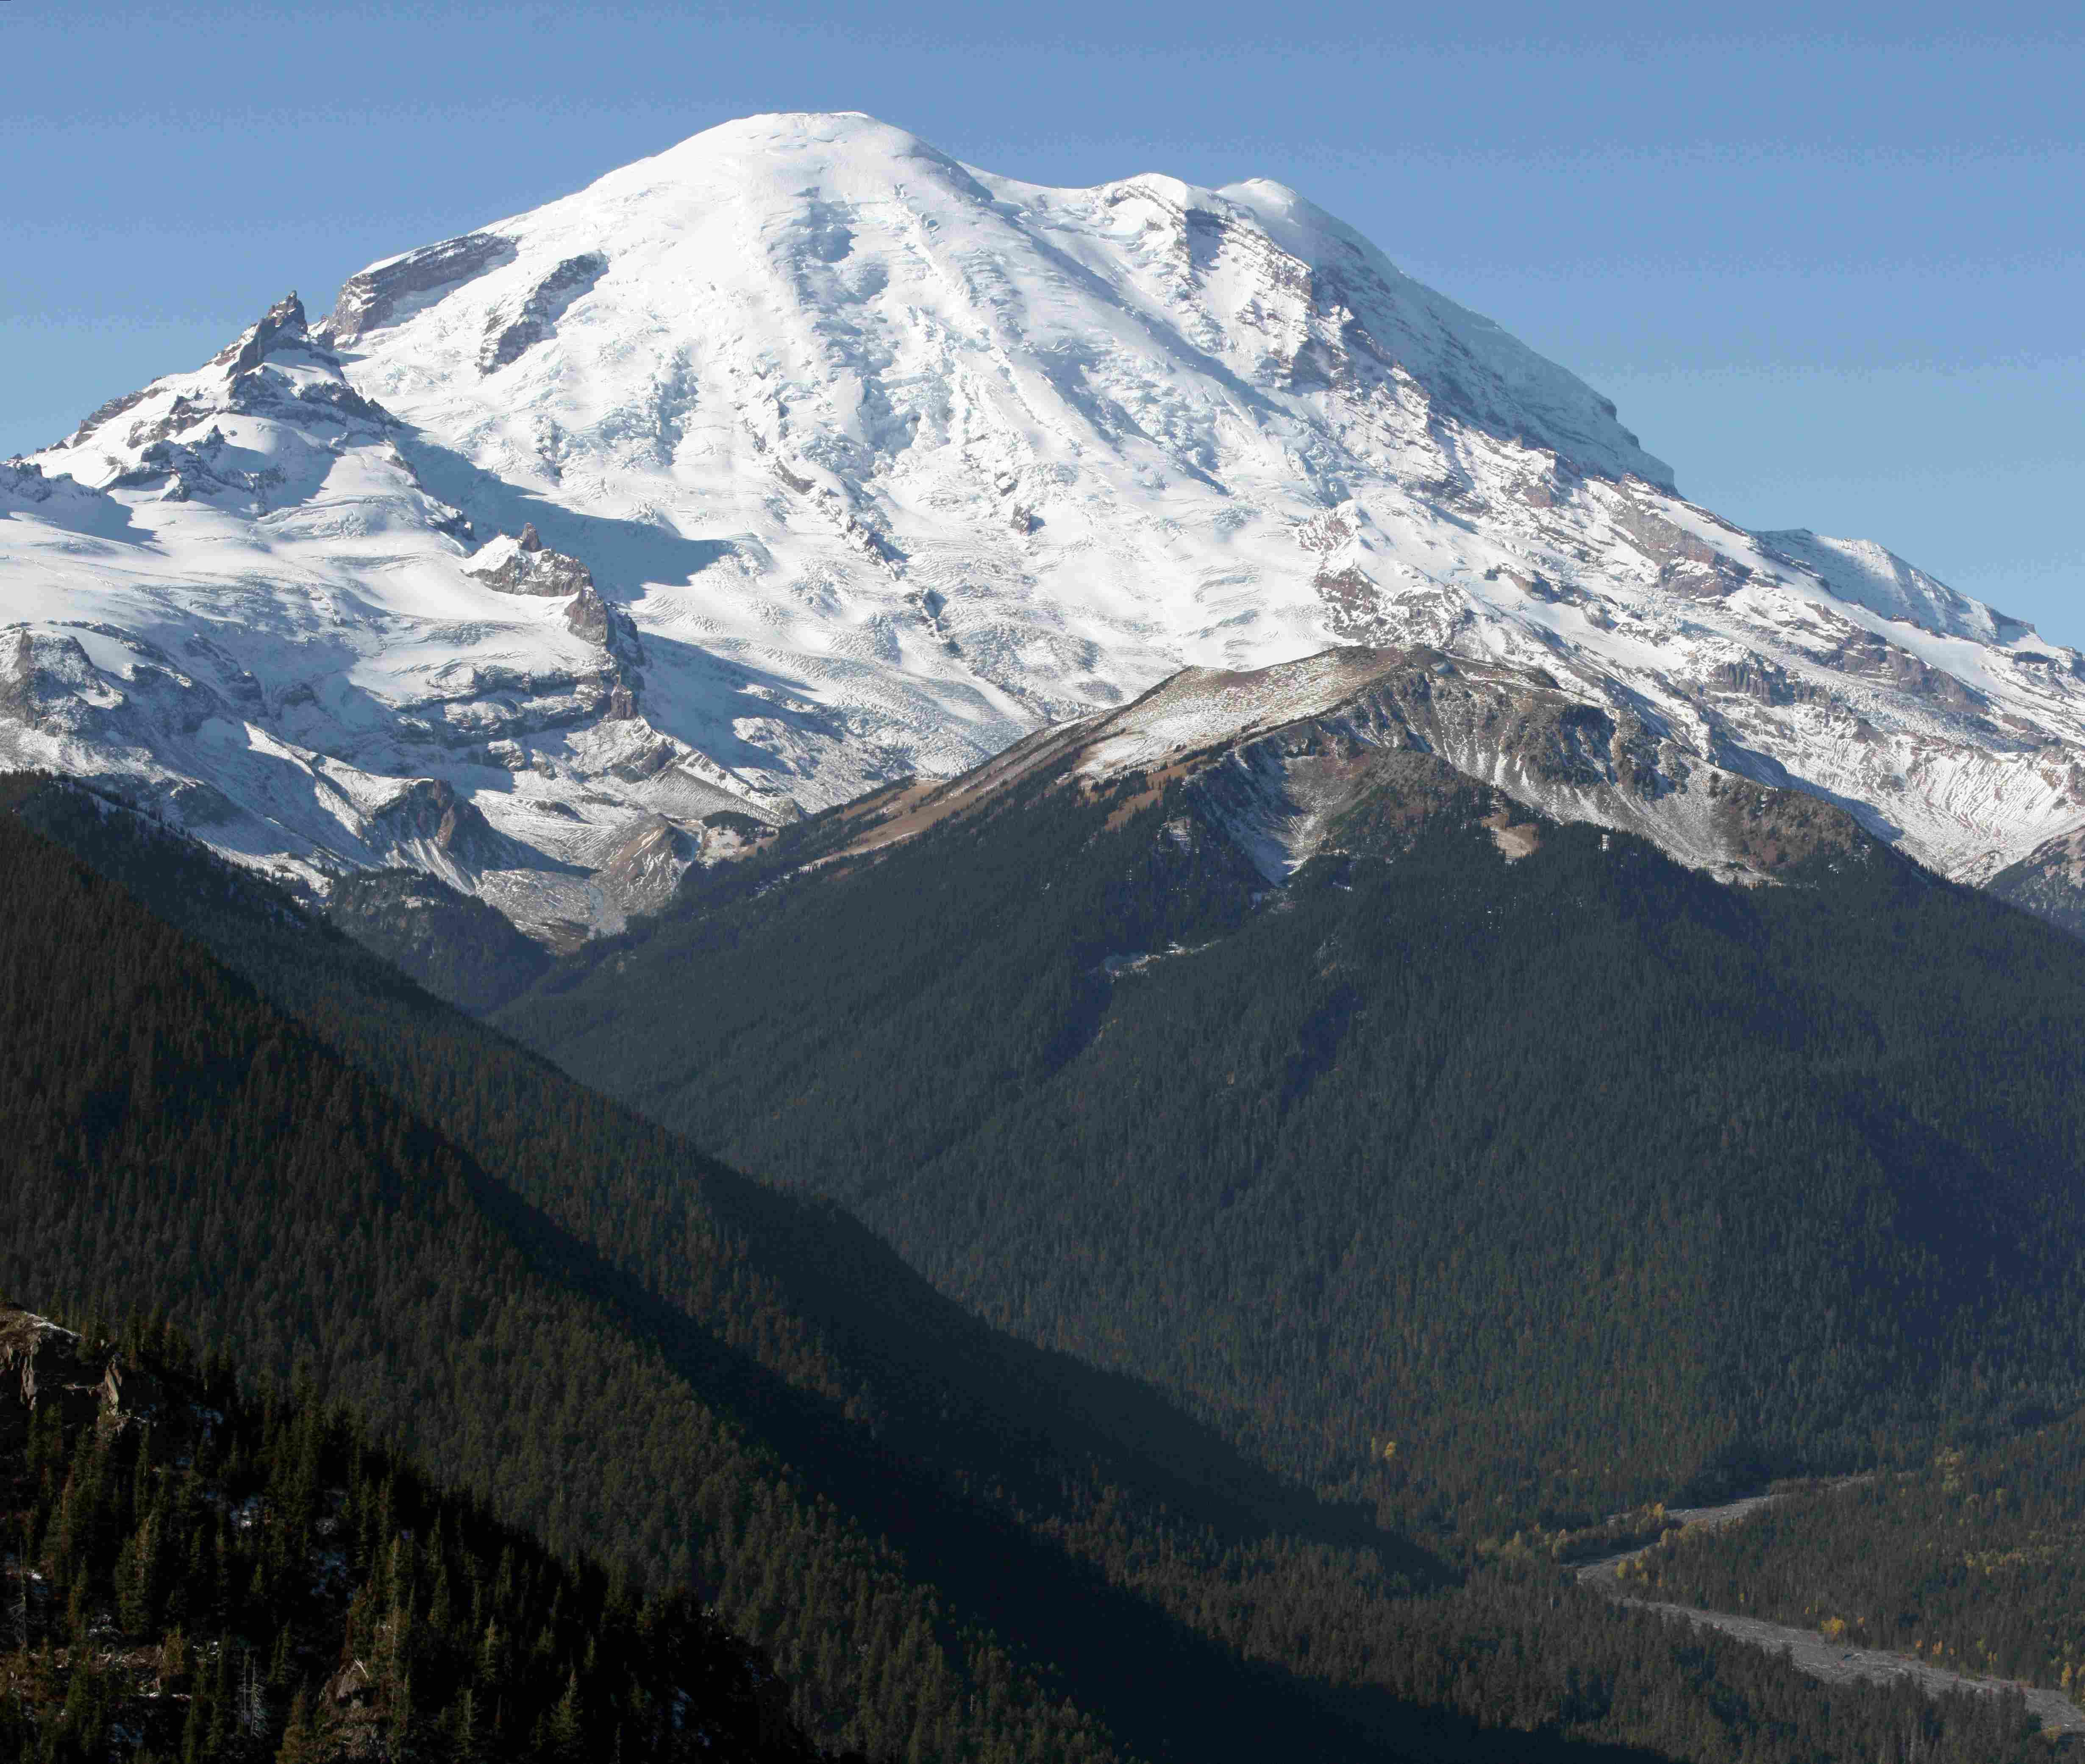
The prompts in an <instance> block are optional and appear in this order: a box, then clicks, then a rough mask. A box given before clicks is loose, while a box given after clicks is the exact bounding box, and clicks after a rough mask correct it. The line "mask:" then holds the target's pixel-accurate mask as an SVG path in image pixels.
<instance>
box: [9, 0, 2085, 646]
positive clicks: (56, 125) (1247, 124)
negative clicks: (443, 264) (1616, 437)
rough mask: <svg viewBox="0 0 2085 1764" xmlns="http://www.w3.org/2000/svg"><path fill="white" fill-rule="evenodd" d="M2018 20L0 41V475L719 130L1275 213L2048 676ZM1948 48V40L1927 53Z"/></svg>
mask: <svg viewBox="0 0 2085 1764" xmlns="http://www.w3.org/2000/svg"><path fill="white" fill-rule="evenodd" d="M2055 15H2056V9H2054V8H2049V7H2042V8H2035V9H2032V10H2030V9H2026V8H2019V9H2013V8H2010V7H2008V6H2006V5H2003V4H1999V5H1985V6H1981V7H1979V8H1977V9H1976V10H1975V11H1974V12H1973V14H1972V13H1969V12H1968V11H1965V10H1963V9H1956V10H1955V13H1954V15H1953V16H1951V17H1950V16H1946V15H1942V14H1941V13H1939V12H1938V11H1931V10H1926V9H1922V8H1921V7H1919V6H1893V7H1890V8H1888V9H1883V8H1880V7H1877V8H1874V9H1872V15H1871V16H1870V17H1867V18H1865V19H1863V18H1860V17H1858V16H1856V15H1855V14H1854V12H1852V11H1841V13H1840V15H1839V16H1838V17H1837V19H1835V20H1834V22H1833V24H1832V34H1831V35H1820V34H1818V29H1817V27H1816V26H1815V24H1813V23H1811V22H1810V19H1811V13H1810V10H1809V9H1807V8H1805V9H1800V10H1798V9H1797V8H1794V7H1789V8H1786V9H1777V8H1776V7H1774V6H1743V7H1742V8H1739V7H1722V6H1713V5H1712V6H1695V7H1692V8H1689V7H1685V6H1672V5H1670V4H1669V3H1662V4H1659V5H1658V6H1600V5H1597V4H1594V5H1590V6H1575V7H1573V6H1559V5H1557V4H1555V3H1554V0H1544V3H1543V4H1540V5H1530V6H1507V7H1493V8H1489V9H1482V10H1473V11H1472V10H1460V9H1457V8H1453V7H1445V6H1438V5H1434V6H1427V7H1425V8H1423V9H1422V8H1413V9H1412V10H1411V11H1409V12H1408V13H1406V14H1403V15H1400V14H1399V13H1398V12H1397V11H1395V10H1394V9H1391V8H1386V7H1384V6H1380V5H1372V6H1356V7H1352V8H1351V9H1346V8H1342V7H1340V6H1322V5H1321V6H1294V7H1289V8H1282V7H1279V6H1267V5H1264V4H1260V5H1256V6H1252V7H1251V8H1245V7H1229V6H1199V7H1194V8H1188V7H1183V6H1170V5H1165V4H1159V5H1153V6H1142V7H1138V6H1125V5H1123V4H1120V3H1119V0H1116V3H1113V4H1107V5H1098V4H1089V3H1088V0H1065V3H1053V4H1051V5H1048V6H1038V7H1035V8H1032V9H1027V8H1024V9H1021V10H1018V11H1014V10H1009V9H1006V8H1003V7H995V6H991V5H988V4H987V5H979V4H977V3H976V0H963V3H961V4H944V3H941V0H920V3H915V4H912V5H908V6H904V7H902V8H891V9H878V8H874V7H855V8H849V9H846V10H845V11H841V10H839V9H828V8H823V7H813V6H805V5H802V4H800V3H798V0H773V3H771V4H768V5H765V6H759V7H758V8H757V9H756V8H754V7H751V6H747V7H743V8H740V9H737V10H733V9H724V8H710V9H704V8H700V7H681V8H673V9H671V10H669V9H665V8H652V7H647V6H631V7H626V8H623V9H620V10H601V9H595V8H591V7H566V8H558V9H549V8H538V9H531V8H520V9H513V10H503V11H500V10H492V9H478V8H473V7H467V6H454V5H428V6H400V7H397V8H393V9H383V8H377V7H372V6H338V7H333V8H327V7H325V6H306V7H304V8H302V9H299V10H298V11H295V12H292V11H289V10H287V9H273V8H271V9H261V8H257V7H243V6H229V5H223V4H215V3H211V0H203V3H201V4H196V5H189V6H183V7H181V8H180V9H178V10H176V9H172V8H163V7H159V6H155V4H153V3H152V0H146V3H143V4H138V5H125V6H108V5H102V4H97V3H94V0H84V3H83V0H5V3H4V4H0V67H4V69H5V75H4V87H5V91H6V101H5V103H4V104H0V155H4V163H5V164H6V173H5V175H4V178H0V189H4V191H5V196H4V198H0V455H4V454H5V453H7V452H13V451H16V450H18V449H26V448H28V447H34V446H37V445H40V444H41V443H45V442H47V441H49V440H51V439H55V438H56V437H57V436H58V435H62V434H63V433H65V432H66V430H69V429H70V427H71V426H72V425H73V424H74V422H77V420H78V419H79V417H80V416H81V415H82V414H83V413H84V412H86V411H87V410H88V409H91V408H92V407H93V406H94V405H96V404H98V403H100V401H102V400H103V399H104V398H106V397H108V396H110V395H111V394H113V393H116V392H123V391H126V390H128V389H130V388H131V387H133V386H134V385H137V384H141V383H142V382H143V381H145V380H148V379H151V377H153V376H154V375H157V374H159V373H163V372H166V371H171V370H172V369H175V368H177V367H189V366H192V365H193V364H194V363H197V361H199V360H201V359H202V358H203V357H204V356H206V355H207V354H210V353H211V352H213V351H214V350H216V349H217V348H219V346H221V345H222V344H223V342H224V341H226V340H227V338H228V337H231V335H233V334H234V333H236V331H237V330H238V329H240V327H242V326H243V325H244V324H247V323H248V322H250V321H251V320H252V319H253V317H254V316H256V315H257V314H258V313H259V312H260V311H261V309H262V308H263V307H264V306H265V304H266V303H268V302H269V301H270V300H271V299H274V297H275V296H276V295H278V294H280V293H281V292H282V290H285V289H287V288H289V287H292V286H294V287H296V288H298V289H299V290H301V291H302V292H303V293H304V296H305V298H306V299H307V300H308V302H310V303H312V306H313V307H314V309H315V310H316V308H317V307H321V306H323V305H325V304H326V303H329V302H330V300H331V298H332V295H333V290H334V289H335V288H336V287H337V286H338V284H339V282H341V280H342V278H344V277H345V276H346V275H347V274H350V272H352V271H353V270H355V269H358V268H359V267H360V266H361V265H363V264H364V263H366V262H367V261H370V260H372V259H373V258H376V257H381V256H384V255H387V254H389V253H390V252H395V251H400V250H403V249H405V248H408V247H410V246H413V245H416V244H423V243H426V242H427V241H429V240H434V239H437V238H440V237H442V236H444V235H447V234H450V233H453V232H457V231H462V230H464V229H465V228H467V227H472V226H474V225H477V224H478V223H482V222H485V221H487V220H490V219H493V218H497V217H499V216H500V215H503V214H511V213H513V212H515V211H516V210H520V209H524V208H527V207H529V206H533V205H535V204H537V203H538V202H541V201H546V200H548V199H549V198H550V197H555V196H558V195H561V194H563V193H565V192H567V191H568V190H571V189H575V188H577V187H578V186H579V185H580V184H584V183H586V182H587V181H588V180H590V179H592V178H593V177H595V176H597V175H599V174H600V173H601V172H604V171H606V170H608V169H609V167H613V166H615V165H618V164H621V163H624V162H626V161H627V160H630V159H635V158H638V157H640V156H642V155H645V154H648V153H651V152H655V151H657V150H659V149H660V148H661V147H664V146H668V145H669V144H670V143H671V142H674V141H676V140H678V139H680V138H682V137H683V136H685V135H688V134H693V133H694V132H695V131H696V130H698V129H703V128H707V127H708V126H709V125H711V124H713V123H716V122H720V121H724V120H725V119H726V118H728V117H734V116H740V115H744V114H745V113H747V112H754V111H762V110H784V109H851V110H866V111H868V112H873V114H875V115H877V116H879V117H882V118H884V119H885V121H890V122H894V123H898V124H901V125H903V126H905V127H907V128H910V129H913V130H914V131H915V132H916V133H918V134H921V135H924V136H925V137H926V138H928V140H930V141H932V142H935V143H936V145H938V146H941V147H943V148H945V150H946V151H949V152H951V153H953V154H954V155H957V156H958V157H959V158H962V159H967V160H970V162H972V163H975V164H979V165H983V166H986V167H990V168H991V169H992V170H995V171H1000V172H1008V173H1011V174H1013V175H1015V176H1021V177H1024V178H1028V179H1030V180H1035V181H1038V182H1044V183H1055V184H1091V183H1098V182H1100V181H1102V180H1106V179H1108V178H1113V177H1119V176H1126V175H1127V174H1128V173H1130V172H1138V171H1149V170H1157V171H1165V172H1173V173H1175V174H1176V175H1178V176H1182V177H1185V178H1187V179H1190V180H1194V181H1195V182H1199V183H1204V184H1222V183H1227V182H1229V181H1231V180H1235V179H1238V178H1243V177H1248V176H1268V177H1272V178H1276V179H1279V180H1280V181H1282V182H1284V183H1286V184H1293V185H1294V186H1296V187H1297V189H1301V190H1302V191H1304V192H1305V193H1306V194H1308V195H1309V196H1310V197H1312V198H1313V199H1314V200H1315V201H1318V202H1319V203H1321V204H1322V205H1323V206H1325V207H1327V208H1329V209H1331V210H1333V211H1334V212H1335V213H1336V214H1340V215H1342V216H1344V218H1347V219H1348V220H1350V221H1352V223H1354V224H1356V225H1357V226H1358V227H1361V230H1362V231H1365V232H1366V233H1368V234H1369V235H1371V236H1372V237H1374V239H1375V240H1377V241H1378V243H1379V244H1381V245H1382V247H1383V248H1384V249H1385V250H1386V252H1388V253H1389V254H1390V255H1391V257H1392V258H1394V259H1395V261H1398V262H1399V263H1400V264H1401V265H1403V267H1404V268H1406V269H1408V270H1410V271H1411V272H1412V274H1415V275H1417V276H1419V277H1420V278H1421V279H1423V280H1425V281H1427V282H1430V283H1432V284H1433V286H1437V287H1438V288H1440V289H1442V290H1444V291H1445V292H1446V293H1448V294H1450V295H1453V296H1454V297H1455V298H1456V299H1460V300H1462V301H1463V302H1465V303H1467V304H1469V305H1471V306H1474V307H1476V308H1478V309H1479V310H1480V311H1481V312H1487V313H1488V314H1490V315H1491V316H1493V317H1494V318H1496V319H1497V320H1499V321H1500V322H1501V323H1502V324H1505V325H1506V326H1507V327H1508V328H1509V329H1511V330H1512V331H1514V332H1515V333H1518V335H1519V336H1520V337H1523V338H1525V339H1526V340H1527V341H1528V342H1530V343H1531V344H1532V345H1534V346H1535V347H1536V348H1538V349H1539V350H1543V351H1544V353H1546V354H1549V355H1551V356H1552V357H1554V358H1556V360H1558V361H1560V362H1562V363H1565V365H1567V366H1569V367H1571V368H1573V369H1574V370H1575V371H1578V373H1580V374H1582V375H1584V376H1585V377H1586V379H1588V380H1590V381H1592V382H1593V383H1594V384H1595V385H1597V386H1599V388H1601V389H1602V390H1603V391H1604V392H1607V393H1608V394H1609V395H1610V396H1612V397H1613V398H1614V399H1615V400H1616V402H1617V403H1618V404H1619V405H1620V407H1621V410H1622V414H1623V417H1624V419H1625V420H1626V421H1628V422H1629V423H1630V425H1631V426H1633V427H1634V428H1635V429H1637V430H1638V432H1639V433H1641V435H1642V436H1643V437H1644V439H1645V443H1647V444H1648V445H1649V446H1650V447H1651V449H1652V450H1653V451H1654V452H1657V453H1658V454H1661V455H1662V456H1664V457H1665V458H1667V459H1668V460H1671V462H1672V464H1673V465H1674V466H1675V469H1676V470H1677V472H1678V473H1679V483H1680V486H1681V488H1682V489H1683V490H1684V491H1686V493H1687V494H1689V495H1690V496H1692V497H1693V498H1695V499H1696V500H1697V501H1700V502H1705V503H1707V504H1708V505H1709V506H1710V507H1713V508H1715V509H1717V510H1718V511H1720V512H1722V513H1724V514H1726V515H1730V517H1732V518H1734V519H1738V520H1739V521H1742V522H1744V523H1746V524H1751V525H1758V526H1809V527H1815V528H1818V529H1819V530H1820V531H1822V532H1833V533H1841V534H1856V535H1861V536H1869V537H1874V538H1877V539H1880V540H1882V541H1883V542H1884V543H1886V544H1888V545H1890V546H1892V548H1893V549H1896V550H1897V551H1899V552H1900V553H1903V554H1904V555H1905V556H1907V557H1909V558H1911V559H1913V561H1914V562H1918V563H1920V564H1922V565H1923V566H1925V567H1926V568H1928V569H1930V570H1934V572H1935V573H1936V574H1938V575H1941V576H1943V578H1945V579H1947V580H1950V581H1951V582H1953V583H1955V584H1956V585H1957V586H1958V587H1963V588H1964V589H1967V590H1968V591H1969V592H1973V593H1977V594H1979V595H1981V596H1984V597H1985V598H1987V599H1989V600H1994V601H1995V602H1996V603H1997V604H1998V605H2000V606H2002V607H2003V608H2006V610H2007V611H2009V612H2012V613H2016V614H2019V615H2020V616H2023V617H2028V618H2032V619H2033V620H2035V621H2036V622H2037V623H2039V624H2040V625H2041V627H2042V629H2043V630H2044V631H2045V633H2046V634H2049V636H2051V637H2053V638H2057V640H2059V641H2067V642H2074V643H2079V644H2081V645H2085V538H2081V536H2080V519H2079V511H2080V510H2081V508H2085V420H2081V419H2085V336H2081V329H2080V320H2081V316H2085V298H2081V297H2082V296H2085V121H2081V117H2085V102H2081V94H2085V27H2081V26H2080V25H2079V24H2077V23H2065V24H2062V25H2060V26H2059V25H2057V24H2056V23H2053V22H2052V21H2053V19H2054V18H2055ZM1965 21H1966V22H1965Z"/></svg>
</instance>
